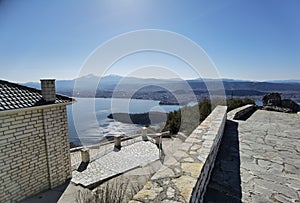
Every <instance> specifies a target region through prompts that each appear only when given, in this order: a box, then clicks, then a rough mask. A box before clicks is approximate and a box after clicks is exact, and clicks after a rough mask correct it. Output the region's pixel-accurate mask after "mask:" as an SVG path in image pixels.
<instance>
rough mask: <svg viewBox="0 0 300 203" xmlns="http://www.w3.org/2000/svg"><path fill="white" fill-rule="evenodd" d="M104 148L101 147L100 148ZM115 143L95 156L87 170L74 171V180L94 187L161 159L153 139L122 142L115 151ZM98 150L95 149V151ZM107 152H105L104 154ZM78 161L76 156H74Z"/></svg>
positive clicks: (76, 182) (85, 185)
mask: <svg viewBox="0 0 300 203" xmlns="http://www.w3.org/2000/svg"><path fill="white" fill-rule="evenodd" d="M101 148H103V146H102V147H100V148H99V150H100V149H101ZM113 149H114V147H113V145H107V146H106V148H105V150H104V151H101V153H99V154H98V155H101V156H94V158H93V159H95V160H94V161H92V162H91V163H89V165H88V166H87V168H86V170H84V171H82V172H78V171H76V170H75V171H73V173H72V176H73V177H72V180H71V181H72V182H73V183H75V184H79V185H82V186H84V187H88V188H93V187H95V186H97V184H98V183H101V182H102V181H105V180H107V179H109V178H111V177H114V176H116V175H119V174H122V173H125V172H127V171H129V170H132V169H135V168H138V167H142V166H145V165H147V164H149V163H152V162H154V161H156V160H158V159H159V150H158V147H157V146H156V144H154V143H153V142H152V141H142V139H141V137H139V138H136V139H134V140H128V141H125V142H122V148H121V150H120V151H114V150H113ZM96 152H97V150H96V149H94V152H93V153H96ZM103 153H105V154H103ZM73 159H74V160H73V161H76V156H74V157H73Z"/></svg>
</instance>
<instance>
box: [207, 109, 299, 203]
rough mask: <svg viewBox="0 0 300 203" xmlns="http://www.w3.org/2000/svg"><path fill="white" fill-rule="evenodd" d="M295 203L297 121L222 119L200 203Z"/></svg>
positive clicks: (265, 114) (270, 115)
mask: <svg viewBox="0 0 300 203" xmlns="http://www.w3.org/2000/svg"><path fill="white" fill-rule="evenodd" d="M241 201H242V202H300V117H299V116H298V115H297V114H286V113H279V112H269V111H263V110H258V111H256V112H255V113H254V114H253V115H252V116H251V117H250V118H249V119H248V120H247V121H230V120H228V121H227V125H226V128H225V134H224V137H223V140H222V143H221V148H220V151H219V153H218V156H217V161H216V165H215V168H214V170H213V174H212V177H211V180H210V183H209V186H208V189H207V191H206V194H205V202H241Z"/></svg>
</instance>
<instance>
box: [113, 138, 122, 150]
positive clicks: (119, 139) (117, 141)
mask: <svg viewBox="0 0 300 203" xmlns="http://www.w3.org/2000/svg"><path fill="white" fill-rule="evenodd" d="M121 138H122V136H121V135H115V138H114V140H115V148H117V149H120V148H121Z"/></svg>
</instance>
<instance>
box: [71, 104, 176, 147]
mask: <svg viewBox="0 0 300 203" xmlns="http://www.w3.org/2000/svg"><path fill="white" fill-rule="evenodd" d="M75 99H76V102H75V103H74V104H73V105H70V106H68V107H67V113H68V124H69V139H70V142H73V143H74V144H76V145H91V144H96V143H99V141H101V140H102V139H103V137H105V136H113V135H116V134H125V135H127V136H130V135H133V134H135V133H136V132H137V131H138V130H140V129H141V128H142V127H143V126H140V125H134V124H126V123H121V122H117V121H115V120H113V119H108V118H107V116H108V115H109V114H110V113H145V112H150V111H159V112H166V113H168V112H170V111H174V110H178V109H179V108H180V106H178V105H159V101H153V100H139V99H116V98H114V99H111V98H75Z"/></svg>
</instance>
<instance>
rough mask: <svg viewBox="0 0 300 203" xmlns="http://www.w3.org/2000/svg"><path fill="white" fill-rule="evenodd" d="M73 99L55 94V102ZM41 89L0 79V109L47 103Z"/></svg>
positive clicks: (66, 101) (67, 101) (65, 101)
mask: <svg viewBox="0 0 300 203" xmlns="http://www.w3.org/2000/svg"><path fill="white" fill-rule="evenodd" d="M72 101H74V99H72V98H70V97H66V96H63V95H59V94H56V100H55V104H60V103H69V102H72ZM47 104H49V103H47V102H45V100H44V99H43V97H42V92H41V90H38V89H35V88H31V87H26V86H23V85H19V84H16V83H11V82H8V81H4V80H0V111H5V110H12V109H20V108H28V107H34V106H42V105H47Z"/></svg>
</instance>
